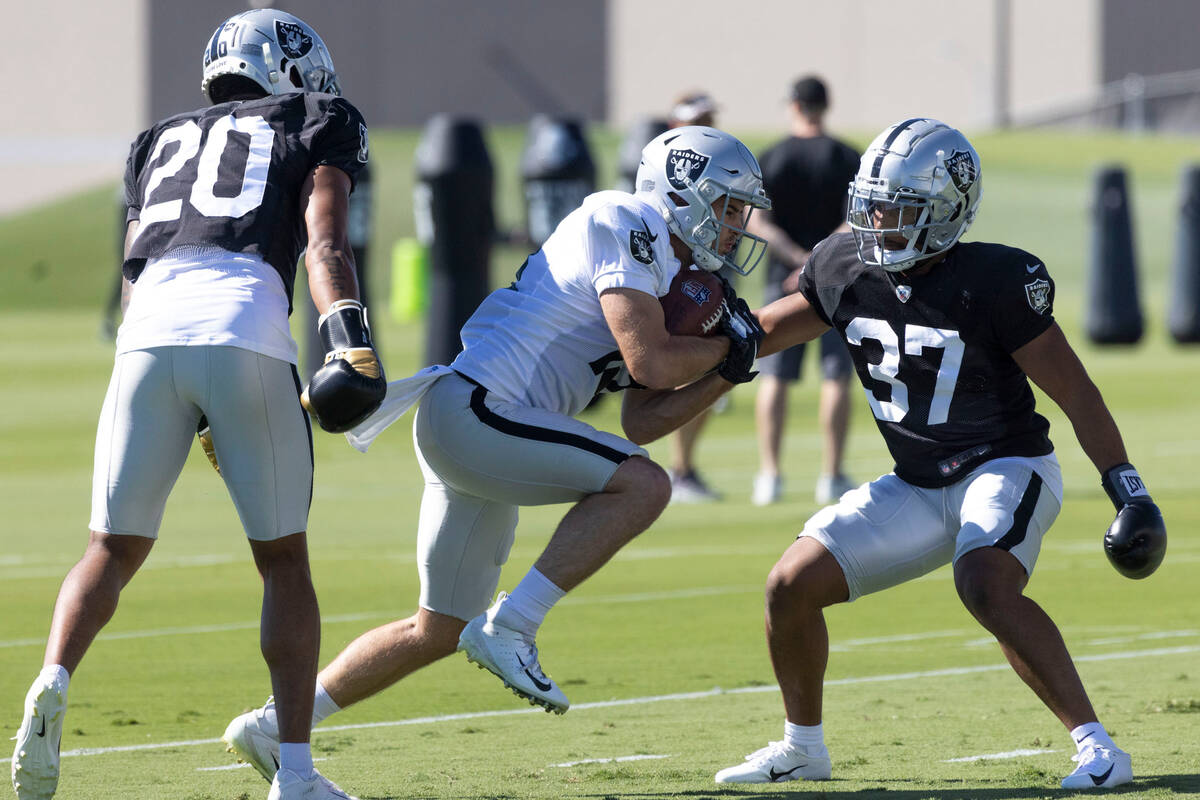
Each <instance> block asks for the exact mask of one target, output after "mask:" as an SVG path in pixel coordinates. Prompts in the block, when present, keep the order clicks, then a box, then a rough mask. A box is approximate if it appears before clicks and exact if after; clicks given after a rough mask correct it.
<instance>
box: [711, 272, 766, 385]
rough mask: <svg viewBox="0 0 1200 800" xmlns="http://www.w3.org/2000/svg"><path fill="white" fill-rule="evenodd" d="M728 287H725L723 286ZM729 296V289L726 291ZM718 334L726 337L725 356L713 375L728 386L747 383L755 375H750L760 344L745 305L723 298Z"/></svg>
mask: <svg viewBox="0 0 1200 800" xmlns="http://www.w3.org/2000/svg"><path fill="white" fill-rule="evenodd" d="M727 286H728V284H727ZM727 291H728V292H730V293H732V291H733V290H732V289H727ZM721 333H723V334H724V335H726V336H728V337H729V353H727V354H726V356H725V360H724V361H722V362H721V364H720V365H719V366H718V367H717V374H718V375H720V376H721V377H722V378H724V379H725V380H727V381H729V382H730V383H749V382H750V381H752V380H754V376H755V375H757V374H758V373H757V372H755V371H754V359H755V358H757V357H758V346H759V345H760V344H762V340H763V336H765V335H766V334H765V333H764V332H763V329H762V326H761V325H759V324H758V319H757V318H756V317H755V316H754V314H752V313H750V307H749V306H748V305H746V301H745V300H743V299H741V298H740V297H737V296H736V295H734V296H733V298H732V300H731V299H730V295H729V294H726V296H725V314H724V315H723V316H722V317H721Z"/></svg>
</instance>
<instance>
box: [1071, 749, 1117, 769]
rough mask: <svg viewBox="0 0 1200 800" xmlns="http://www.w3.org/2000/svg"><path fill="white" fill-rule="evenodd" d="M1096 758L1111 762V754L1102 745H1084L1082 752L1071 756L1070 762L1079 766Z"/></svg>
mask: <svg viewBox="0 0 1200 800" xmlns="http://www.w3.org/2000/svg"><path fill="white" fill-rule="evenodd" d="M1098 758H1103V759H1105V760H1108V761H1111V760H1112V758H1113V752H1112V750H1110V749H1108V748H1107V747H1105V746H1104V745H1102V744H1086V745H1084V746H1083V749H1082V750H1080V751H1079V752H1078V753H1076V754H1075V755H1073V756H1071V760H1072V761H1074V762H1076V763H1079V764H1083V763H1085V762H1087V761H1092V760H1093V759H1098Z"/></svg>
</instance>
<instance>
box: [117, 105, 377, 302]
mask: <svg viewBox="0 0 1200 800" xmlns="http://www.w3.org/2000/svg"><path fill="white" fill-rule="evenodd" d="M366 162H367V126H366V124H365V123H364V122H363V119H362V116H361V115H360V114H359V113H358V110H357V109H355V108H354V106H352V105H351V104H350V103H348V102H347V101H346V100H343V99H342V98H340V97H335V96H334V95H329V94H319V93H315V92H291V93H288V94H282V95H274V96H271V97H264V98H261V99H258V100H247V101H235V102H231V103H221V104H219V105H215V106H210V107H207V108H202V109H199V110H196V111H192V112H188V113H185V114H177V115H176V116H173V117H169V118H167V119H165V120H163V121H162V122H160V123H158V124H157V125H155V126H154V127H152V128H150V129H149V130H147V131H144V132H143V133H142V134H141V135H140V136H138V138H137V139H136V140H135V141H134V143H133V147H132V148H131V149H130V153H129V161H128V163H127V164H126V168H125V203H126V205H127V206H128V208H129V211H128V215H127V219H129V220H135V219H136V220H139V225H138V230H137V238H135V239H134V241H133V244H132V246H131V247H130V250H129V254H128V256H127V257H126V259H125V264H124V267H123V271H124V273H125V277H126V278H128V279H129V280H130V281H136V280H137V278H138V276H139V275H140V274H141V272H142V270H143V269H144V268H145V266H146V260H147V259H151V258H159V257H161V256H164V255H166V254H167V253H168V252H170V251H171V250H174V249H175V248H177V247H182V246H187V245H194V246H212V247H220V248H222V249H224V250H228V251H230V252H234V253H253V254H256V255H258V256H260V257H262V259H263V260H264V261H266V262H267V263H268V264H270V265H271V266H272V267H274V268H275V270H276V271H277V272H278V273H279V275H280V277H281V278H283V284H284V286H285V287H287V293H288V301H289V309H290V303H291V297H292V286H293V284H294V283H295V279H296V260H297V258H298V257H299V255H300V251H301V250H303V249H304V246H305V243H306V240H307V230H306V228H305V225H304V219H303V217H302V215H301V212H300V191H301V189H302V187H303V186H304V183H305V181H306V179H307V178H308V175H309V173H310V172H312V170H313V169H314V168H316V167H318V166H320V165H322V164H329V165H331V166H334V167H337V168H338V169H340V170H342V171H343V172H345V173H346V174H347V175H349V176H350V178H351V180H352V181H353V180H354V178H355V176H356V174H357V173H358V171H359V170H360V169H362V167H363V166H364V165H365V164H366Z"/></svg>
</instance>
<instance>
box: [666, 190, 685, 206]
mask: <svg viewBox="0 0 1200 800" xmlns="http://www.w3.org/2000/svg"><path fill="white" fill-rule="evenodd" d="M667 197H669V198H671V202H672V203H674V204H675V206H676V207H677V208H683V207H684V206H686V205H687V204H688V201H687V200H684V199H683V197H681V196H680V195H679V194H678V193H676V192H667Z"/></svg>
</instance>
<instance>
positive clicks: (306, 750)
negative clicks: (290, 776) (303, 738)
mask: <svg viewBox="0 0 1200 800" xmlns="http://www.w3.org/2000/svg"><path fill="white" fill-rule="evenodd" d="M279 768H280V769H288V770H291V771H292V772H294V773H296V774H297V775H299V776H300V777H301V778H311V777H312V773H313V763H312V749H311V748H310V747H309V745H308V742H280V743H279Z"/></svg>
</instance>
